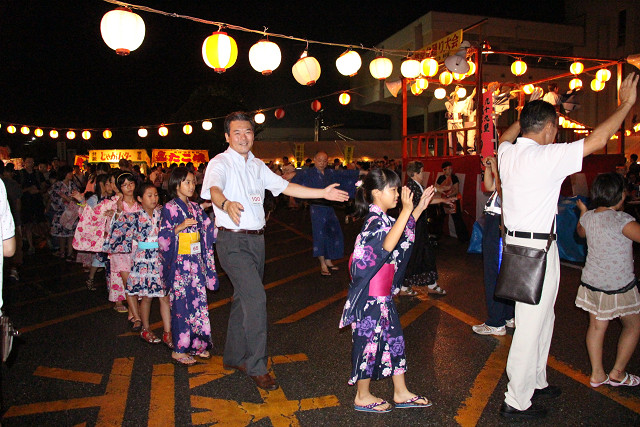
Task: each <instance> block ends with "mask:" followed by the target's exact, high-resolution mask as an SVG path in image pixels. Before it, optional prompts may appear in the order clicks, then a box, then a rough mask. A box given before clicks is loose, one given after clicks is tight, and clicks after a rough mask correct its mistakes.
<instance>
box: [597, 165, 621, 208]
mask: <svg viewBox="0 0 640 427" xmlns="http://www.w3.org/2000/svg"><path fill="white" fill-rule="evenodd" d="M623 191H624V179H623V178H622V177H621V176H620V175H619V174H617V173H614V172H611V173H603V174H600V175H598V176H597V177H596V179H595V180H594V181H593V185H592V186H591V204H592V205H593V208H599V207H607V208H608V207H610V206H615V205H617V204H618V203H619V202H620V200H622V192H623Z"/></svg>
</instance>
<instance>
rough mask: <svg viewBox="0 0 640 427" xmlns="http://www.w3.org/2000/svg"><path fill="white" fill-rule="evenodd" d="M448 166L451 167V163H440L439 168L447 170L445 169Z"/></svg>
mask: <svg viewBox="0 0 640 427" xmlns="http://www.w3.org/2000/svg"><path fill="white" fill-rule="evenodd" d="M449 166H453V165H452V164H451V162H442V166H441V167H442V169H444V168H447V167H449Z"/></svg>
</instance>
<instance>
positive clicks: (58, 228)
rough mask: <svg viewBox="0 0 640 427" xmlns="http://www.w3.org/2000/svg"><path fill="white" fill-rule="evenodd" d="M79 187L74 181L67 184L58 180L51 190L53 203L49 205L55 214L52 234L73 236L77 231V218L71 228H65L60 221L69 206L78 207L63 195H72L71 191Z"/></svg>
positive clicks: (52, 221)
mask: <svg viewBox="0 0 640 427" xmlns="http://www.w3.org/2000/svg"><path fill="white" fill-rule="evenodd" d="M77 190H78V187H77V186H76V184H75V183H74V182H73V181H69V185H67V184H65V183H64V182H62V181H58V182H56V183H55V184H53V186H52V187H51V189H50V190H49V197H50V200H51V204H50V205H49V206H50V207H49V209H50V211H51V213H52V214H53V217H52V219H51V235H52V236H56V237H73V234H74V231H75V224H77V220H76V221H75V222H74V224H73V226H72V227H71V228H65V227H64V226H63V225H62V223H61V222H60V217H62V214H63V213H64V211H65V210H66V209H67V208H73V209H77V207H76V205H75V203H73V202H66V201H65V200H64V199H63V198H62V195H65V196H68V197H71V193H73V192H74V191H77Z"/></svg>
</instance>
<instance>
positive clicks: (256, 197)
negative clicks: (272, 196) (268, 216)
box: [249, 193, 262, 205]
mask: <svg viewBox="0 0 640 427" xmlns="http://www.w3.org/2000/svg"><path fill="white" fill-rule="evenodd" d="M249 200H250V201H251V204H252V205H261V204H262V196H261V195H260V194H259V193H250V194H249Z"/></svg>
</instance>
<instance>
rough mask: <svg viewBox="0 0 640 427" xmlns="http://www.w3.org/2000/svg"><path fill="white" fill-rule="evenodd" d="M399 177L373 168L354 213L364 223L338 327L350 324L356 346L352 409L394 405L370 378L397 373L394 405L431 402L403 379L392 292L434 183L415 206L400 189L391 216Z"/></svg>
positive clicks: (386, 409)
mask: <svg viewBox="0 0 640 427" xmlns="http://www.w3.org/2000/svg"><path fill="white" fill-rule="evenodd" d="M399 186H400V178H398V175H396V174H395V172H393V171H391V170H388V169H373V170H371V171H370V172H369V174H368V175H367V176H366V177H365V178H364V180H363V182H362V185H361V186H360V187H359V188H358V190H357V193H356V198H355V201H356V216H358V217H363V216H365V215H366V216H365V219H364V225H363V227H362V231H361V232H360V234H359V235H358V237H357V239H356V243H355V247H354V249H353V254H352V255H351V261H350V266H349V269H350V273H351V283H350V285H349V293H348V296H347V302H346V304H345V307H344V311H343V313H342V318H341V320H340V327H341V328H342V327H345V326H347V325H351V329H352V338H353V348H352V353H351V362H352V369H351V378H350V379H349V385H354V384H356V385H357V392H356V397H355V402H354V409H355V410H357V411H364V412H374V413H383V412H389V411H391V409H392V408H393V406H392V405H391V404H390V403H388V402H387V401H385V400H382V399H380V398H378V397H375V396H374V395H372V394H371V392H370V391H369V385H370V383H371V379H374V380H378V379H381V378H385V377H392V378H393V388H394V393H393V400H394V402H395V407H396V408H424V407H428V406H431V402H430V401H429V400H428V399H427V398H425V397H423V396H417V395H415V394H413V393H411V392H410V391H409V390H408V389H407V386H406V384H405V379H404V373H405V371H406V369H407V362H406V359H405V354H404V348H405V343H404V337H403V334H402V326H401V325H400V318H399V316H398V310H397V309H396V306H395V303H394V302H393V295H394V294H396V293H398V292H399V291H400V284H401V283H402V280H403V277H402V276H403V275H404V270H405V268H406V262H407V261H408V259H409V255H410V252H411V251H410V250H409V249H410V247H411V244H412V242H413V241H414V229H415V225H416V219H418V217H420V214H422V212H423V211H424V210H425V209H426V207H427V206H428V205H429V202H430V201H431V199H432V198H433V195H434V188H433V186H432V187H429V188H426V189H425V190H424V193H423V194H422V197H421V198H420V201H419V202H418V204H417V206H416V207H415V209H414V207H413V201H412V193H411V191H410V190H409V189H408V188H407V187H403V188H402V197H401V200H402V211H401V212H400V215H399V216H398V219H397V220H394V219H393V218H391V217H389V216H387V213H386V212H387V210H389V209H393V208H394V207H396V204H397V202H398V196H399V195H398V188H399Z"/></svg>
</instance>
